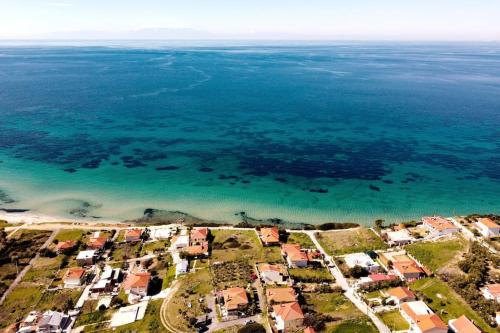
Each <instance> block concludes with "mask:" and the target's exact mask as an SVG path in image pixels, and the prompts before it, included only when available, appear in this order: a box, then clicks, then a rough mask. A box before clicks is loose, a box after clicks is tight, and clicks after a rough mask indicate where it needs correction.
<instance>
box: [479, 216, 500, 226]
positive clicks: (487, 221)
mask: <svg viewBox="0 0 500 333" xmlns="http://www.w3.org/2000/svg"><path fill="white" fill-rule="evenodd" d="M477 223H481V224H482V225H484V226H485V227H487V228H490V229H494V228H500V225H498V224H497V223H496V222H495V221H493V220H492V219H490V218H489V217H481V218H478V219H477Z"/></svg>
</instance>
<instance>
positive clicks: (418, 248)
mask: <svg viewBox="0 0 500 333" xmlns="http://www.w3.org/2000/svg"><path fill="white" fill-rule="evenodd" d="M466 248H467V242H466V241H465V240H464V239H462V238H456V239H452V240H447V241H438V242H420V243H415V244H411V245H408V246H407V247H406V250H407V251H408V253H410V254H411V255H412V256H414V257H415V258H417V259H418V260H419V261H420V262H421V263H422V264H424V265H425V266H427V267H428V268H430V269H431V270H432V271H434V272H435V271H437V270H438V269H440V268H443V267H444V266H445V265H446V264H448V263H450V262H451V261H452V259H453V258H455V257H456V256H457V255H460V254H461V253H463V252H464V251H465V250H466Z"/></svg>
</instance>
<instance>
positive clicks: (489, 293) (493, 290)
mask: <svg viewBox="0 0 500 333" xmlns="http://www.w3.org/2000/svg"><path fill="white" fill-rule="evenodd" d="M481 291H482V293H483V296H484V298H486V299H491V300H495V301H497V302H498V303H500V283H494V284H487V285H486V286H484V287H483V288H482V289H481Z"/></svg>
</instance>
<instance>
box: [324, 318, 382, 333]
mask: <svg viewBox="0 0 500 333" xmlns="http://www.w3.org/2000/svg"><path fill="white" fill-rule="evenodd" d="M326 332H328V333H377V332H378V330H377V328H376V327H375V325H374V324H373V323H372V322H371V320H370V318H368V316H364V315H363V316H360V317H359V318H356V319H350V320H346V321H343V322H341V323H340V324H338V325H335V326H333V327H332V328H331V329H327V330H326Z"/></svg>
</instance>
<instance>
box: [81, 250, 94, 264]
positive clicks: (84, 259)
mask: <svg viewBox="0 0 500 333" xmlns="http://www.w3.org/2000/svg"><path fill="white" fill-rule="evenodd" d="M96 257H97V256H96V252H95V250H86V251H80V252H78V255H77V256H76V263H77V264H78V265H80V266H91V265H93V264H94V262H95V259H96Z"/></svg>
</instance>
